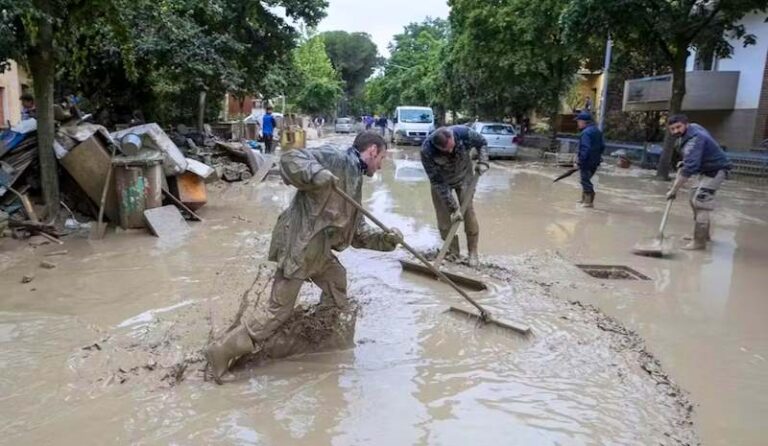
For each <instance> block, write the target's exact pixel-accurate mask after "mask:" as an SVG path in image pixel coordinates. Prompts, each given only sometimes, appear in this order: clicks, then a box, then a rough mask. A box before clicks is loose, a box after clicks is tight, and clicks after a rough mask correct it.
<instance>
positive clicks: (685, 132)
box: [667, 115, 731, 250]
mask: <svg viewBox="0 0 768 446" xmlns="http://www.w3.org/2000/svg"><path fill="white" fill-rule="evenodd" d="M667 126H668V127H669V132H670V133H671V134H672V135H673V136H675V137H677V138H680V147H681V148H682V149H681V150H682V152H683V161H682V168H681V169H680V170H679V171H678V172H677V178H675V182H674V184H673V185H672V187H671V188H670V189H669V192H668V193H667V199H668V200H672V199H674V198H675V196H676V195H677V191H679V190H680V188H681V187H683V186H684V185H685V183H686V182H687V181H688V179H689V178H691V177H692V176H694V175H698V181H699V184H698V185H697V186H696V188H694V189H692V190H691V197H690V203H691V209H693V220H694V226H693V237H692V240H691V242H690V243H689V244H688V245H686V246H684V247H683V249H688V250H699V249H705V248H706V247H707V242H708V241H709V240H710V234H709V213H710V212H711V211H713V210H714V209H715V193H716V192H717V190H718V189H719V188H720V186H722V184H723V181H725V177H726V174H727V171H728V170H729V169H730V168H731V162H730V161H729V160H728V157H726V156H725V152H724V151H723V149H722V148H720V145H719V144H718V143H717V141H715V139H714V138H712V135H710V134H709V132H708V131H707V130H706V129H705V128H704V127H702V126H700V125H698V124H693V123H689V122H688V117H687V116H685V115H672V116H670V117H669V120H668V121H667Z"/></svg>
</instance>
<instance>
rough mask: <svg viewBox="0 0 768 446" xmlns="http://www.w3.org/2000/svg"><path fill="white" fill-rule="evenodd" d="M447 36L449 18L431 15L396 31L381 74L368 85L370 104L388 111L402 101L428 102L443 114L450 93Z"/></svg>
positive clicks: (381, 110) (367, 92) (439, 113)
mask: <svg viewBox="0 0 768 446" xmlns="http://www.w3.org/2000/svg"><path fill="white" fill-rule="evenodd" d="M448 39H449V27H448V22H447V21H445V20H442V19H430V18H427V19H426V20H424V21H423V22H421V23H411V24H409V25H407V26H406V27H405V28H404V29H403V32H402V33H400V34H397V35H395V36H394V39H393V41H392V43H391V44H390V46H389V51H390V58H389V59H388V60H387V61H386V62H385V64H384V70H383V73H382V75H381V76H378V77H376V78H374V79H372V80H371V81H369V83H368V84H367V85H366V99H367V101H368V102H369V103H370V104H371V106H372V107H374V108H376V109H377V111H379V112H386V111H391V110H393V109H394V108H395V107H397V106H398V105H403V104H412V105H428V106H430V107H433V108H435V109H436V110H437V112H438V115H443V114H444V111H445V109H446V101H445V98H446V96H447V94H446V88H447V86H446V84H445V79H444V77H443V70H444V67H443V64H444V61H445V59H446V56H445V51H446V48H447V45H448Z"/></svg>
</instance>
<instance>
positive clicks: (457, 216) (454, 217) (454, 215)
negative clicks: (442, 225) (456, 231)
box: [451, 209, 464, 224]
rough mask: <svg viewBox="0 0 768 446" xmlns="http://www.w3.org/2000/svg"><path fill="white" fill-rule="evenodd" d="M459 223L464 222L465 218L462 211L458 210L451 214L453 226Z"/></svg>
mask: <svg viewBox="0 0 768 446" xmlns="http://www.w3.org/2000/svg"><path fill="white" fill-rule="evenodd" d="M459 221H464V216H463V215H461V210H458V209H457V210H455V211H453V213H452V214H451V224H454V223H456V222H459Z"/></svg>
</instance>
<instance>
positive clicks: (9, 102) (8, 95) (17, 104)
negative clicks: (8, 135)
mask: <svg viewBox="0 0 768 446" xmlns="http://www.w3.org/2000/svg"><path fill="white" fill-rule="evenodd" d="M10 62H11V67H10V69H9V70H7V71H5V72H3V73H0V128H5V127H10V126H14V125H16V124H18V123H19V121H21V101H20V100H19V98H20V97H21V95H22V93H24V92H25V91H30V90H31V88H32V83H31V82H30V77H29V75H28V74H27V72H26V70H24V67H22V66H20V65H19V64H17V63H16V62H14V61H10Z"/></svg>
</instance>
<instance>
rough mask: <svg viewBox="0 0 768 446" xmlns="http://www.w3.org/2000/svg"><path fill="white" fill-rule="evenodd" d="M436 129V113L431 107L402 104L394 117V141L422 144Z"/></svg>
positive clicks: (396, 142) (397, 142)
mask: <svg viewBox="0 0 768 446" xmlns="http://www.w3.org/2000/svg"><path fill="white" fill-rule="evenodd" d="M434 130H435V114H434V112H432V109H431V108H429V107H417V106H411V105H401V106H400V107H397V108H396V109H395V115H394V117H393V119H392V142H393V143H395V144H398V145H399V144H414V145H421V143H423V142H424V140H425V139H427V136H428V135H429V134H430V133H432V132H433V131H434Z"/></svg>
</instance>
